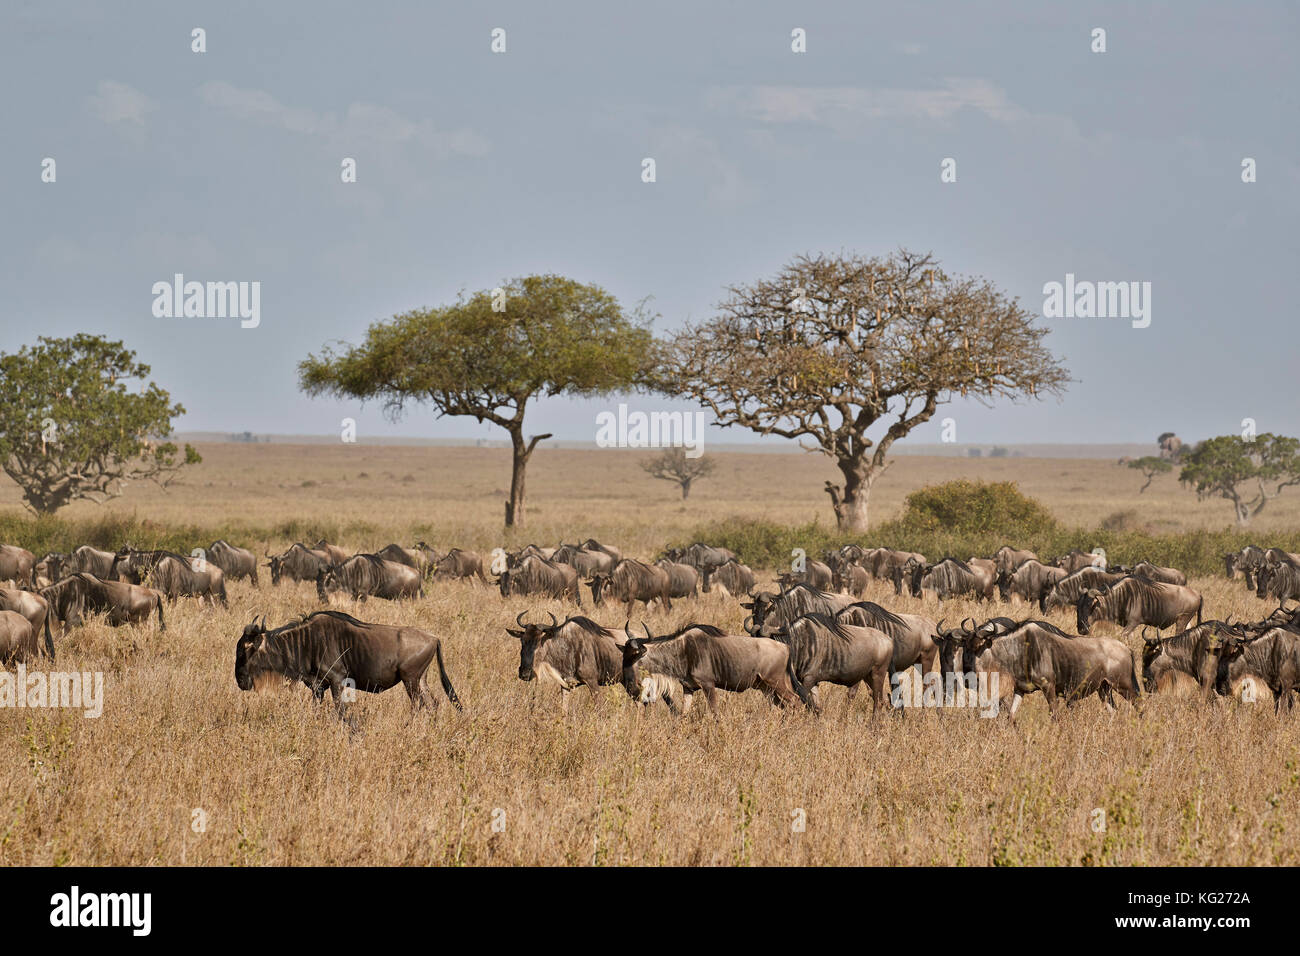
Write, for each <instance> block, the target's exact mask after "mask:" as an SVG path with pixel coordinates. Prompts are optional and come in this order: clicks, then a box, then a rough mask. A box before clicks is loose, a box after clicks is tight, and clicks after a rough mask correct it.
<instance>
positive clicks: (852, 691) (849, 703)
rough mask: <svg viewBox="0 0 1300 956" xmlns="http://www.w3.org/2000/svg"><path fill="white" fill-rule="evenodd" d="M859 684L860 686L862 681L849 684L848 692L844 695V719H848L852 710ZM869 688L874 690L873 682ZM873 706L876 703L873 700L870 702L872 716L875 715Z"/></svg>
mask: <svg viewBox="0 0 1300 956" xmlns="http://www.w3.org/2000/svg"><path fill="white" fill-rule="evenodd" d="M861 686H862V681H858V682H857V683H856V684H850V685H849V689H848V693H847V694H845V695H844V719H845V720H847V719H848V716H849V714H850V713H852V711H853V700H854V698H856V697H857V696H858V688H860V687H861ZM871 690H872V692H873V693H874V692H875V685H874V684H873V685H872V687H871ZM875 707H876V704H875V702H874V700H873V702H872V704H871V708H872V715H873V716H874V715H875Z"/></svg>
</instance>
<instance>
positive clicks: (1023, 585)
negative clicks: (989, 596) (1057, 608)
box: [997, 558, 1068, 610]
mask: <svg viewBox="0 0 1300 956" xmlns="http://www.w3.org/2000/svg"><path fill="white" fill-rule="evenodd" d="M1066 574H1068V572H1067V571H1066V570H1065V568H1054V567H1051V566H1050V565H1046V564H1043V562H1041V561H1039V560H1037V559H1036V558H1031V559H1030V560H1028V561H1025V562H1022V563H1021V564H1020V565H1019V566H1018V567H1017V568H1016V569H1015V570H1014V571H1012V572H1010V573H1008V572H1006V571H999V572H998V581H997V583H998V589H999V590H1000V591H1001V594H1002V600H1004V601H1011V600H1012V599H1013V598H1020V599H1022V600H1024V601H1027V602H1029V603H1033V604H1037V605H1038V607H1039V609H1040V610H1045V608H1044V607H1043V605H1044V604H1045V603H1046V601H1047V595H1048V592H1050V591H1051V590H1052V588H1053V586H1055V585H1056V584H1057V582H1059V581H1061V580H1062V579H1063V578H1064V577H1065V576H1066Z"/></svg>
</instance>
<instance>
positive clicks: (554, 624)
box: [546, 611, 560, 628]
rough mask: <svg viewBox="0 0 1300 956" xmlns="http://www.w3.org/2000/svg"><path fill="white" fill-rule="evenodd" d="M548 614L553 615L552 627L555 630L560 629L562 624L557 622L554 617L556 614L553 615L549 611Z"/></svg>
mask: <svg viewBox="0 0 1300 956" xmlns="http://www.w3.org/2000/svg"><path fill="white" fill-rule="evenodd" d="M546 613H547V614H550V615H551V627H553V628H554V627H559V626H560V622H559V621H557V620H556V619H555V615H554V614H551V612H550V611H547V612H546Z"/></svg>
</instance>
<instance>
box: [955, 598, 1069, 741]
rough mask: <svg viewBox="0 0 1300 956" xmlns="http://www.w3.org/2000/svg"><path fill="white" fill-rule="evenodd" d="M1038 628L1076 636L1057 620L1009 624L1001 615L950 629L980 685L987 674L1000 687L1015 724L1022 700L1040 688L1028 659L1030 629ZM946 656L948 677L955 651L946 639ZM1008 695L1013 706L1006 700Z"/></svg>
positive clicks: (1000, 696) (964, 667)
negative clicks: (998, 617) (981, 622)
mask: <svg viewBox="0 0 1300 956" xmlns="http://www.w3.org/2000/svg"><path fill="white" fill-rule="evenodd" d="M1036 628H1042V629H1044V630H1046V631H1048V632H1050V633H1052V634H1057V635H1060V636H1062V637H1064V638H1066V639H1072V638H1071V637H1070V635H1068V634H1066V633H1065V632H1064V631H1062V630H1061V629H1060V628H1058V627H1057V626H1056V625H1055V624H1049V623H1048V622H1047V621H1034V620H1025V621H1020V622H1012V623H1011V626H1010V627H1008V626H1007V625H1006V624H1005V623H1004V622H1003V621H1002V620H1001V619H997V618H995V619H994V620H993V621H986V622H985V623H983V624H981V625H979V626H977V627H974V628H967V627H965V626H963V628H962V630H961V631H960V632H954V631H949V632H947V633H948V635H949V636H950V637H952V636H956V637H957V642H958V646H957V647H956V650H958V651H960V653H961V659H962V665H961V666H962V671H963V672H964V673H966V674H968V675H969V674H974V675H975V677H974V678H973V679H972V680H973V682H974V683H975V685H976V686H977V687H978V683H979V678H980V677H981V676H983V675H987V676H986V677H985V678H984V679H985V681H986V682H988V683H989V684H990V685H992V687H991V689H992V690H994V691H996V693H997V697H998V703H999V709H1005V710H1006V713H1007V718H1008V719H1009V720H1010V721H1011V722H1012V723H1013V724H1014V723H1015V721H1016V711H1018V710H1019V709H1020V701H1021V700H1022V699H1023V698H1024V696H1025V695H1026V694H1032V693H1033V692H1034V691H1035V690H1036V689H1037V687H1036V686H1035V685H1034V683H1033V682H1032V681H1031V680H1030V677H1029V668H1028V665H1027V663H1026V659H1025V658H1026V650H1027V647H1028V634H1029V631H1030V630H1031V629H1036ZM943 656H944V658H945V664H944V668H945V677H946V675H947V674H948V673H952V672H954V671H955V666H954V663H955V654H954V653H953V648H951V647H950V646H949V642H945V647H944V654H943ZM994 682H996V683H994ZM1008 698H1010V706H1006V705H1005V704H1003V701H1005V700H1007V699H1008Z"/></svg>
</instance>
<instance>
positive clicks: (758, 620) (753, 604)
mask: <svg viewBox="0 0 1300 956" xmlns="http://www.w3.org/2000/svg"><path fill="white" fill-rule="evenodd" d="M776 599H777V595H775V594H773V593H771V592H770V591H759V592H758V593H757V594H755V595H754V600H752V601H748V602H746V601H741V602H740V606H741V607H743V608H744V609H745V610H746V611H749V612H751V616H752V619H753V627H754V628H760V627H762V626H763V622H764V621H765V620H767V612H768V611H770V610H772V605H773V604H775V603H776ZM746 630H747V631H749V632H750V633H751V634H753V633H754V630H753V629H751V628H749V627H747V628H746Z"/></svg>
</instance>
